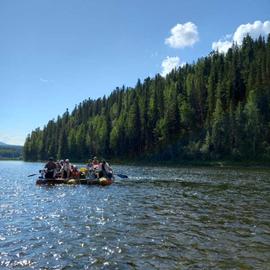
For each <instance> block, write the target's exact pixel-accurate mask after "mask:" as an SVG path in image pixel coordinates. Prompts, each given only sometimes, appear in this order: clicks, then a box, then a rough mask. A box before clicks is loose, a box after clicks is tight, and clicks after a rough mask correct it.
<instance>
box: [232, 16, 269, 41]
mask: <svg viewBox="0 0 270 270" xmlns="http://www.w3.org/2000/svg"><path fill="white" fill-rule="evenodd" d="M269 33H270V21H265V22H261V21H255V22H254V23H253V24H250V23H248V24H241V25H240V26H238V28H237V29H236V31H235V33H234V35H233V40H234V41H235V42H236V43H237V44H239V45H241V44H242V41H243V38H244V37H245V36H246V35H247V34H249V35H250V36H251V37H252V38H253V39H255V38H258V37H259V36H260V35H261V36H267V35H268V34H269Z"/></svg>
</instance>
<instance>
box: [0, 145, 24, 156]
mask: <svg viewBox="0 0 270 270" xmlns="http://www.w3.org/2000/svg"><path fill="white" fill-rule="evenodd" d="M22 152H23V148H22V146H19V145H10V144H5V143H2V142H0V159H21V158H22Z"/></svg>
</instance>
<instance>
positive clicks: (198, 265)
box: [0, 161, 270, 269]
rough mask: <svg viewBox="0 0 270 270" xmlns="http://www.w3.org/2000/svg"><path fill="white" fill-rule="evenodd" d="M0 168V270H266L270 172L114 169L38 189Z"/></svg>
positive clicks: (33, 166)
mask: <svg viewBox="0 0 270 270" xmlns="http://www.w3.org/2000/svg"><path fill="white" fill-rule="evenodd" d="M40 167H41V164H38V163H23V162H8V161H1V162H0V269H270V171H266V170H260V169H256V170H250V169H249V170H246V169H239V170H236V169H231V170H229V169H213V168H155V167H129V166H114V168H115V171H118V173H123V174H127V175H129V179H117V181H116V183H114V184H113V185H111V186H107V187H98V186H54V187H38V186H36V185H35V177H32V178H28V177H27V175H29V174H32V173H35V172H37V170H38V169H40Z"/></svg>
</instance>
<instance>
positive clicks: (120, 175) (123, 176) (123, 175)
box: [115, 173, 128, 178]
mask: <svg viewBox="0 0 270 270" xmlns="http://www.w3.org/2000/svg"><path fill="white" fill-rule="evenodd" d="M115 175H117V176H119V177H120V178H128V176H127V175H125V174H120V173H118V174H115Z"/></svg>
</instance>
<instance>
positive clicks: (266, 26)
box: [212, 21, 270, 53]
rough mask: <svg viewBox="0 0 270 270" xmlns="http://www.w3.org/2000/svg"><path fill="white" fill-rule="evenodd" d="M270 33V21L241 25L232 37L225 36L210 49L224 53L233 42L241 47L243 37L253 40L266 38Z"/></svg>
mask: <svg viewBox="0 0 270 270" xmlns="http://www.w3.org/2000/svg"><path fill="white" fill-rule="evenodd" d="M269 33H270V21H265V22H261V21H255V22H254V23H252V24H251V23H247V24H241V25H240V26H238V27H237V29H236V31H235V32H234V34H233V35H226V37H225V39H220V40H219V41H215V42H213V43H212V49H213V50H218V51H220V52H223V53H226V52H227V51H228V49H229V48H230V47H231V46H232V44H233V42H234V43H236V44H238V45H241V44H242V42H243V39H244V37H246V36H247V35H250V36H251V37H252V38H253V39H256V38H258V37H259V36H260V35H261V36H267V35H268V34H269Z"/></svg>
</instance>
